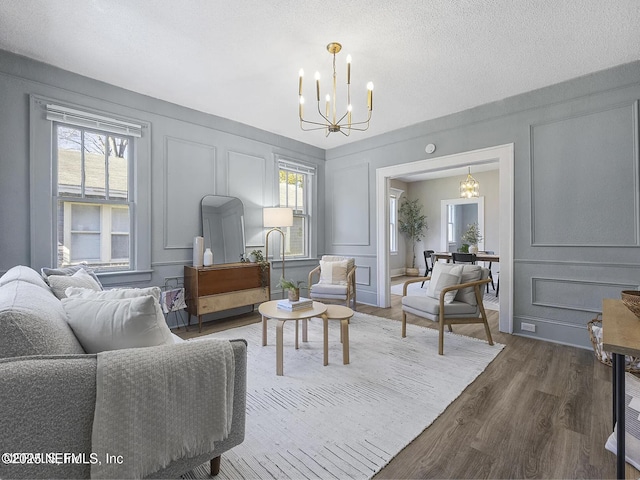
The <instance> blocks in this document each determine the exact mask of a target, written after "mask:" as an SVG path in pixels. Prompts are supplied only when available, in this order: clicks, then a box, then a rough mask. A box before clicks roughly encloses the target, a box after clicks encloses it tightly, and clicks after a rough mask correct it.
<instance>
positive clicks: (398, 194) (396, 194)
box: [387, 187, 404, 255]
mask: <svg viewBox="0 0 640 480" xmlns="http://www.w3.org/2000/svg"><path fill="white" fill-rule="evenodd" d="M403 193H404V190H400V189H399V188H393V187H390V188H389V200H390V199H391V197H395V199H396V208H397V207H399V206H400V197H401V196H402V194H403ZM389 200H388V201H387V205H390V204H391V202H390V201H389ZM395 218H396V224H395V227H396V228H395V240H396V244H395V247H396V248H395V249H393V248H392V247H393V244H392V239H391V238H389V254H390V255H397V254H398V234H399V232H398V212H397V211H396V215H395ZM389 221H391V212H389Z"/></svg>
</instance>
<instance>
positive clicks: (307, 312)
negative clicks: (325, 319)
mask: <svg viewBox="0 0 640 480" xmlns="http://www.w3.org/2000/svg"><path fill="white" fill-rule="evenodd" d="M278 301H279V300H271V301H269V302H264V303H261V304H260V306H259V307H258V311H259V312H260V315H262V346H265V345H266V344H267V320H268V319H270V318H272V319H274V320H278V324H277V325H276V375H283V370H284V369H283V365H282V364H283V358H284V355H283V351H282V350H283V348H282V344H283V332H282V330H283V327H284V324H285V322H287V321H288V320H295V321H296V349H297V348H298V321H299V320H303V322H302V341H303V342H306V341H307V322H306V320H308V319H309V318H312V317H322V315H323V314H324V312H326V311H327V306H326V305H325V304H323V303H320V302H313V306H312V307H311V308H305V309H302V310H295V311H293V312H290V311H288V310H282V309H280V308H278Z"/></svg>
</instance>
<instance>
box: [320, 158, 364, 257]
mask: <svg viewBox="0 0 640 480" xmlns="http://www.w3.org/2000/svg"><path fill="white" fill-rule="evenodd" d="M369 183H370V182H369V164H367V163H361V164H359V165H350V166H348V167H344V168H339V169H336V170H334V171H333V174H332V176H331V179H330V180H328V182H327V184H328V190H329V191H330V192H331V220H330V222H331V223H330V224H331V245H333V246H341V245H342V246H346V245H348V246H356V245H357V246H368V245H370V244H371V238H370V223H369V222H370V219H369V217H370V215H368V212H369V210H370V208H369V202H370V200H371V197H370V195H369Z"/></svg>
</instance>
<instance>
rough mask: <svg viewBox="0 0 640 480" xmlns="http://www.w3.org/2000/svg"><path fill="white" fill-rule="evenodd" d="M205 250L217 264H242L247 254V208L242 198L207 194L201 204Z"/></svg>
mask: <svg viewBox="0 0 640 480" xmlns="http://www.w3.org/2000/svg"><path fill="white" fill-rule="evenodd" d="M200 210H201V213H202V236H203V237H204V248H210V249H211V251H212V252H213V263H214V264H220V263H234V262H239V261H240V260H241V258H242V256H243V254H244V252H245V240H244V205H243V204H242V201H241V200H240V199H239V198H236V197H226V196H222V195H206V196H205V197H203V199H202V201H201V202H200Z"/></svg>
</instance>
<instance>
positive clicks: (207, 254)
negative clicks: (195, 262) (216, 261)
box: [203, 248, 213, 267]
mask: <svg viewBox="0 0 640 480" xmlns="http://www.w3.org/2000/svg"><path fill="white" fill-rule="evenodd" d="M203 261H204V266H205V267H208V266H211V265H213V252H212V251H211V249H210V248H207V249H206V250H205V251H204V258H203Z"/></svg>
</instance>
